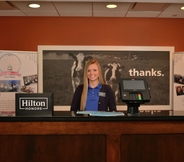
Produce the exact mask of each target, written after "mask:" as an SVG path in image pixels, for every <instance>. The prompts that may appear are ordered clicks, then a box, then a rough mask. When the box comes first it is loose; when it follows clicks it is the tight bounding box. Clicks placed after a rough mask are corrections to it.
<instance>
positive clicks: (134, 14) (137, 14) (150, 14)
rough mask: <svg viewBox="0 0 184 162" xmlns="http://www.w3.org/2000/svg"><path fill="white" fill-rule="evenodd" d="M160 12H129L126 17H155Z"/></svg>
mask: <svg viewBox="0 0 184 162" xmlns="http://www.w3.org/2000/svg"><path fill="white" fill-rule="evenodd" d="M159 14H160V12H150V11H129V12H128V13H127V15H126V17H157V16H158V15H159Z"/></svg>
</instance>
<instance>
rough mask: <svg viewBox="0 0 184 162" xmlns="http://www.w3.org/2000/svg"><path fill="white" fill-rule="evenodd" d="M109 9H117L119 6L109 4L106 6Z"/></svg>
mask: <svg viewBox="0 0 184 162" xmlns="http://www.w3.org/2000/svg"><path fill="white" fill-rule="evenodd" d="M106 7H107V8H117V7H118V6H117V5H116V4H108V5H106Z"/></svg>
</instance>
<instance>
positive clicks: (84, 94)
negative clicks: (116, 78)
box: [80, 59, 104, 111]
mask: <svg viewBox="0 0 184 162" xmlns="http://www.w3.org/2000/svg"><path fill="white" fill-rule="evenodd" d="M91 64H96V65H97V67H98V70H99V83H100V84H104V79H103V76H102V69H101V66H100V64H99V62H98V61H97V60H96V59H90V60H88V61H87V62H86V64H85V67H84V78H83V80H84V86H83V91H82V95H81V104H80V110H82V111H83V110H84V109H85V107H86V99H87V94H88V82H89V81H88V77H87V73H88V67H89V65H91Z"/></svg>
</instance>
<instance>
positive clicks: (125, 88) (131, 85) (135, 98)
mask: <svg viewBox="0 0 184 162" xmlns="http://www.w3.org/2000/svg"><path fill="white" fill-rule="evenodd" d="M119 91H120V97H121V100H122V102H125V103H126V104H127V113H128V115H139V109H138V108H139V106H140V104H144V103H145V102H149V101H150V99H151V95H150V88H149V86H148V84H147V81H146V80H145V79H144V78H121V79H120V83H119Z"/></svg>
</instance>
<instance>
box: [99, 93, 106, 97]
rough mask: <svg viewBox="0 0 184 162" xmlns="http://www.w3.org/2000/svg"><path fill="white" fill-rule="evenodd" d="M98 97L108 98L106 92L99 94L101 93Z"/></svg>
mask: <svg viewBox="0 0 184 162" xmlns="http://www.w3.org/2000/svg"><path fill="white" fill-rule="evenodd" d="M98 96H100V97H105V96H106V93H105V92H99V93H98Z"/></svg>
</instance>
